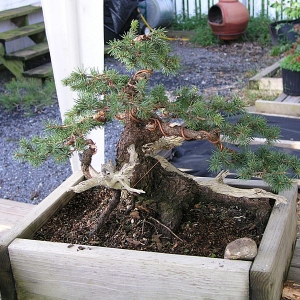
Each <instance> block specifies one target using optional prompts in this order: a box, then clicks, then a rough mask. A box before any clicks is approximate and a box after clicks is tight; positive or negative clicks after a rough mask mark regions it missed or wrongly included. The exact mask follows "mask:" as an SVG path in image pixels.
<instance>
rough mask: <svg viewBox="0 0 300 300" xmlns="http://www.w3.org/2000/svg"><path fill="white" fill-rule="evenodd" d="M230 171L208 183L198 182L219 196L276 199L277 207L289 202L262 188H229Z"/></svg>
mask: <svg viewBox="0 0 300 300" xmlns="http://www.w3.org/2000/svg"><path fill="white" fill-rule="evenodd" d="M227 174H228V171H223V172H221V173H220V174H218V176H216V177H215V178H213V179H211V180H208V181H198V184H199V185H202V186H206V187H209V188H210V189H211V190H212V191H213V192H216V193H218V194H224V195H228V196H232V197H235V198H241V197H246V198H250V199H254V198H265V199H274V200H275V205H278V204H280V203H284V204H286V203H287V200H286V198H285V197H284V196H281V195H276V194H273V193H271V192H267V191H265V190H263V189H260V188H253V189H240V188H236V187H233V186H229V185H227V184H225V183H224V178H225V177H226V176H227Z"/></svg>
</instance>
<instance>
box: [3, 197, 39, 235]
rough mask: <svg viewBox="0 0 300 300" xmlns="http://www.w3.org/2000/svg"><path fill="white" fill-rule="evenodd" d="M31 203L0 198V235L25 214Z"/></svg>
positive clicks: (30, 207)
mask: <svg viewBox="0 0 300 300" xmlns="http://www.w3.org/2000/svg"><path fill="white" fill-rule="evenodd" d="M33 208H34V205H33V204H30V203H22V202H17V201H12V200H8V199H0V237H1V236H3V235H4V233H6V232H7V231H8V230H10V229H11V228H12V227H13V226H14V225H15V224H17V223H18V222H19V221H20V220H21V219H22V218H23V217H24V216H26V215H27V214H28V213H29V212H30V211H31V209H33Z"/></svg>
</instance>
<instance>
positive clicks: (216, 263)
mask: <svg viewBox="0 0 300 300" xmlns="http://www.w3.org/2000/svg"><path fill="white" fill-rule="evenodd" d="M78 246H79V245H74V246H73V247H70V248H68V244H64V243H50V242H44V241H33V240H26V239H16V240H15V241H14V242H13V243H11V245H10V246H9V255H10V258H11V262H12V269H13V273H14V277H15V279H16V281H17V282H18V284H17V293H18V297H19V299H45V298H46V299H87V298H88V299H99V295H101V299H106V300H110V299H111V300H115V299H145V300H147V299H163V300H168V299H170V300H171V299H172V300H176V299H180V300H182V299H189V300H191V299H218V300H219V299H236V300H242V299H249V287H248V281H249V268H250V266H251V262H249V261H248V262H247V261H232V260H225V259H214V258H204V257H196V256H185V255H174V254H166V253H153V252H144V251H134V250H123V249H112V248H103V247H92V246H91V247H87V246H83V247H84V250H80V251H79V250H78ZM29 265H30V268H28V266H29ZM45 279H46V280H45ZM50 282H51V284H50ZM233 283H234V284H233Z"/></svg>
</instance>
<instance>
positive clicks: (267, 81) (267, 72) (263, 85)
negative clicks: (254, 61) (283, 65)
mask: <svg viewBox="0 0 300 300" xmlns="http://www.w3.org/2000/svg"><path fill="white" fill-rule="evenodd" d="M280 62H281V60H279V61H277V62H276V63H274V64H273V65H271V66H269V67H267V68H265V69H263V70H262V71H261V72H260V73H258V74H256V75H255V76H253V77H251V78H250V79H249V84H248V87H249V89H252V90H272V91H279V92H282V90H283V86H282V78H281V76H278V74H279V72H280Z"/></svg>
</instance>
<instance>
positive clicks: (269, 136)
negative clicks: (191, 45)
mask: <svg viewBox="0 0 300 300" xmlns="http://www.w3.org/2000/svg"><path fill="white" fill-rule="evenodd" d="M110 47H111V48H110V54H111V55H112V56H114V57H115V58H116V59H118V60H119V61H121V62H122V63H124V64H125V66H126V67H127V69H128V71H129V72H131V73H130V74H129V75H123V74H119V73H118V72H117V71H115V70H111V69H105V70H104V71H103V72H99V71H98V70H96V69H91V70H89V71H87V70H76V71H74V72H72V74H71V75H70V76H69V77H68V78H66V79H64V80H63V83H64V84H65V85H67V86H69V87H70V88H71V89H72V90H74V91H77V92H78V99H77V100H76V104H75V105H74V107H73V108H72V109H71V110H70V111H69V112H68V113H67V114H66V118H65V121H64V124H63V125H61V124H56V123H52V122H48V124H46V135H45V136H44V137H34V138H32V139H31V140H27V139H23V140H21V142H20V149H19V150H18V151H17V153H16V157H17V158H18V159H20V160H27V161H29V162H30V163H32V164H34V165H38V164H40V163H42V162H43V161H45V160H46V159H48V158H49V157H50V156H52V157H54V159H55V160H56V161H58V162H60V161H64V160H66V159H67V158H68V157H70V156H71V155H72V154H73V153H74V152H81V153H82V161H81V164H82V171H83V173H84V175H85V177H86V179H87V180H85V181H83V182H81V183H80V184H79V185H77V186H75V187H73V188H72V189H73V190H74V191H75V192H82V191H84V190H87V189H89V188H91V187H94V186H97V185H101V186H106V187H109V188H111V189H112V191H113V193H112V195H113V196H112V199H111V201H110V203H109V204H108V206H107V209H106V211H104V212H103V214H102V215H101V217H100V219H99V222H98V226H97V228H95V229H96V230H98V229H99V228H100V227H101V225H102V224H103V222H105V220H106V219H107V218H108V216H109V214H110V212H111V211H112V210H113V209H114V208H116V207H117V205H118V203H119V202H120V198H121V190H127V192H128V193H129V194H130V196H131V199H132V204H133V205H132V207H134V203H135V201H136V200H139V201H140V199H142V201H143V203H144V202H146V203H151V205H152V206H154V207H155V211H156V212H157V214H158V217H159V218H160V221H161V222H162V223H163V224H164V226H166V227H168V228H169V229H170V230H176V228H178V226H179V224H180V221H181V219H182V216H183V214H184V212H185V211H186V210H187V209H189V208H190V207H191V206H192V205H194V204H195V203H199V201H220V202H222V203H227V204H229V205H232V204H237V203H238V205H244V206H248V207H253V208H254V209H257V210H260V209H265V210H267V209H268V208H269V207H270V206H269V204H268V205H266V203H269V201H268V199H269V198H274V199H276V202H277V203H279V202H284V201H285V199H284V198H283V197H281V196H276V195H274V194H272V193H267V192H265V191H263V190H258V189H253V190H241V189H237V188H233V187H229V186H227V185H225V184H224V183H223V182H222V179H223V178H224V177H225V176H226V174H227V172H228V171H229V170H234V171H235V172H236V174H237V176H238V177H240V178H244V179H250V178H251V177H252V176H255V177H260V178H262V179H263V180H265V181H266V182H267V183H268V184H269V185H270V186H271V188H272V189H273V191H275V192H278V191H280V190H282V189H287V188H289V187H290V186H291V183H292V177H291V176H290V174H294V175H299V174H300V163H299V160H298V159H297V158H296V157H294V156H290V155H287V154H285V153H281V152H277V151H275V150H272V149H271V148H270V146H271V145H272V143H273V142H274V141H276V140H277V139H278V137H279V134H280V129H279V128H278V127H271V126H269V125H268V124H267V122H266V120H265V119H264V118H263V117H261V116H257V115H251V114H247V113H246V112H245V110H244V108H243V102H242V101H241V100H240V99H238V98H237V97H233V98H232V99H231V100H225V99H222V98H216V99H214V100H212V101H208V100H204V99H203V97H202V96H201V95H200V94H199V92H198V91H197V89H196V88H195V87H182V88H181V89H180V90H178V91H176V95H175V100H174V99H173V100H170V99H169V98H168V97H167V93H166V90H165V88H164V86H163V85H156V86H154V87H152V88H150V87H149V80H150V78H151V75H152V74H153V72H155V71H161V72H162V73H163V74H166V75H169V74H173V73H175V72H176V70H178V69H179V67H180V64H179V58H178V57H176V56H174V55H171V48H170V44H169V42H168V41H167V39H166V36H165V34H164V30H163V29H155V30H153V31H152V32H151V33H150V34H149V35H138V23H137V22H135V21H134V22H133V23H132V26H131V29H130V31H129V32H128V33H126V34H125V35H124V36H123V39H122V40H114V41H112V42H111V43H110ZM229 116H239V118H238V120H237V121H236V122H234V123H232V122H230V120H229V119H228V117H229ZM174 118H176V119H177V120H178V119H180V120H181V121H182V124H181V125H178V124H177V123H176V125H175V123H174V122H173V121H174ZM113 119H117V120H119V121H120V122H122V123H123V124H124V129H123V132H122V134H121V137H120V139H119V142H118V145H117V154H116V161H115V162H111V161H110V162H108V163H107V164H105V165H103V166H102V169H101V172H100V173H96V172H95V171H94V170H93V168H92V166H91V164H92V157H93V154H94V153H95V152H96V149H97V147H103V145H95V144H94V142H93V141H92V140H90V139H87V138H86V135H87V134H88V133H89V132H90V131H91V130H92V129H94V128H96V127H103V126H105V125H106V124H107V122H110V121H111V120H113ZM256 136H257V137H264V138H265V139H266V142H265V144H264V145H261V146H260V147H259V148H258V149H257V150H256V151H255V152H253V151H251V149H250V147H249V145H250V142H251V141H252V140H253V138H254V137H256ZM187 140H208V141H209V142H211V143H212V144H213V145H215V151H214V152H213V154H212V156H211V158H210V167H209V168H210V171H212V172H215V173H216V174H217V173H219V175H218V176H217V177H216V179H213V180H210V181H203V182H201V181H199V182H197V181H195V180H194V179H193V177H192V176H190V175H188V174H185V173H182V172H180V171H179V170H178V169H177V168H175V167H174V166H173V165H171V164H170V163H169V162H168V161H167V160H166V159H165V158H164V157H162V156H160V155H159V153H160V150H162V149H165V150H170V149H172V148H173V147H175V146H179V145H181V144H182V143H183V142H184V141H187ZM230 143H233V144H235V145H238V149H239V151H235V150H233V149H231V148H230V146H229V145H230ZM251 198H254V200H251ZM257 198H266V199H267V201H257Z"/></svg>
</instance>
